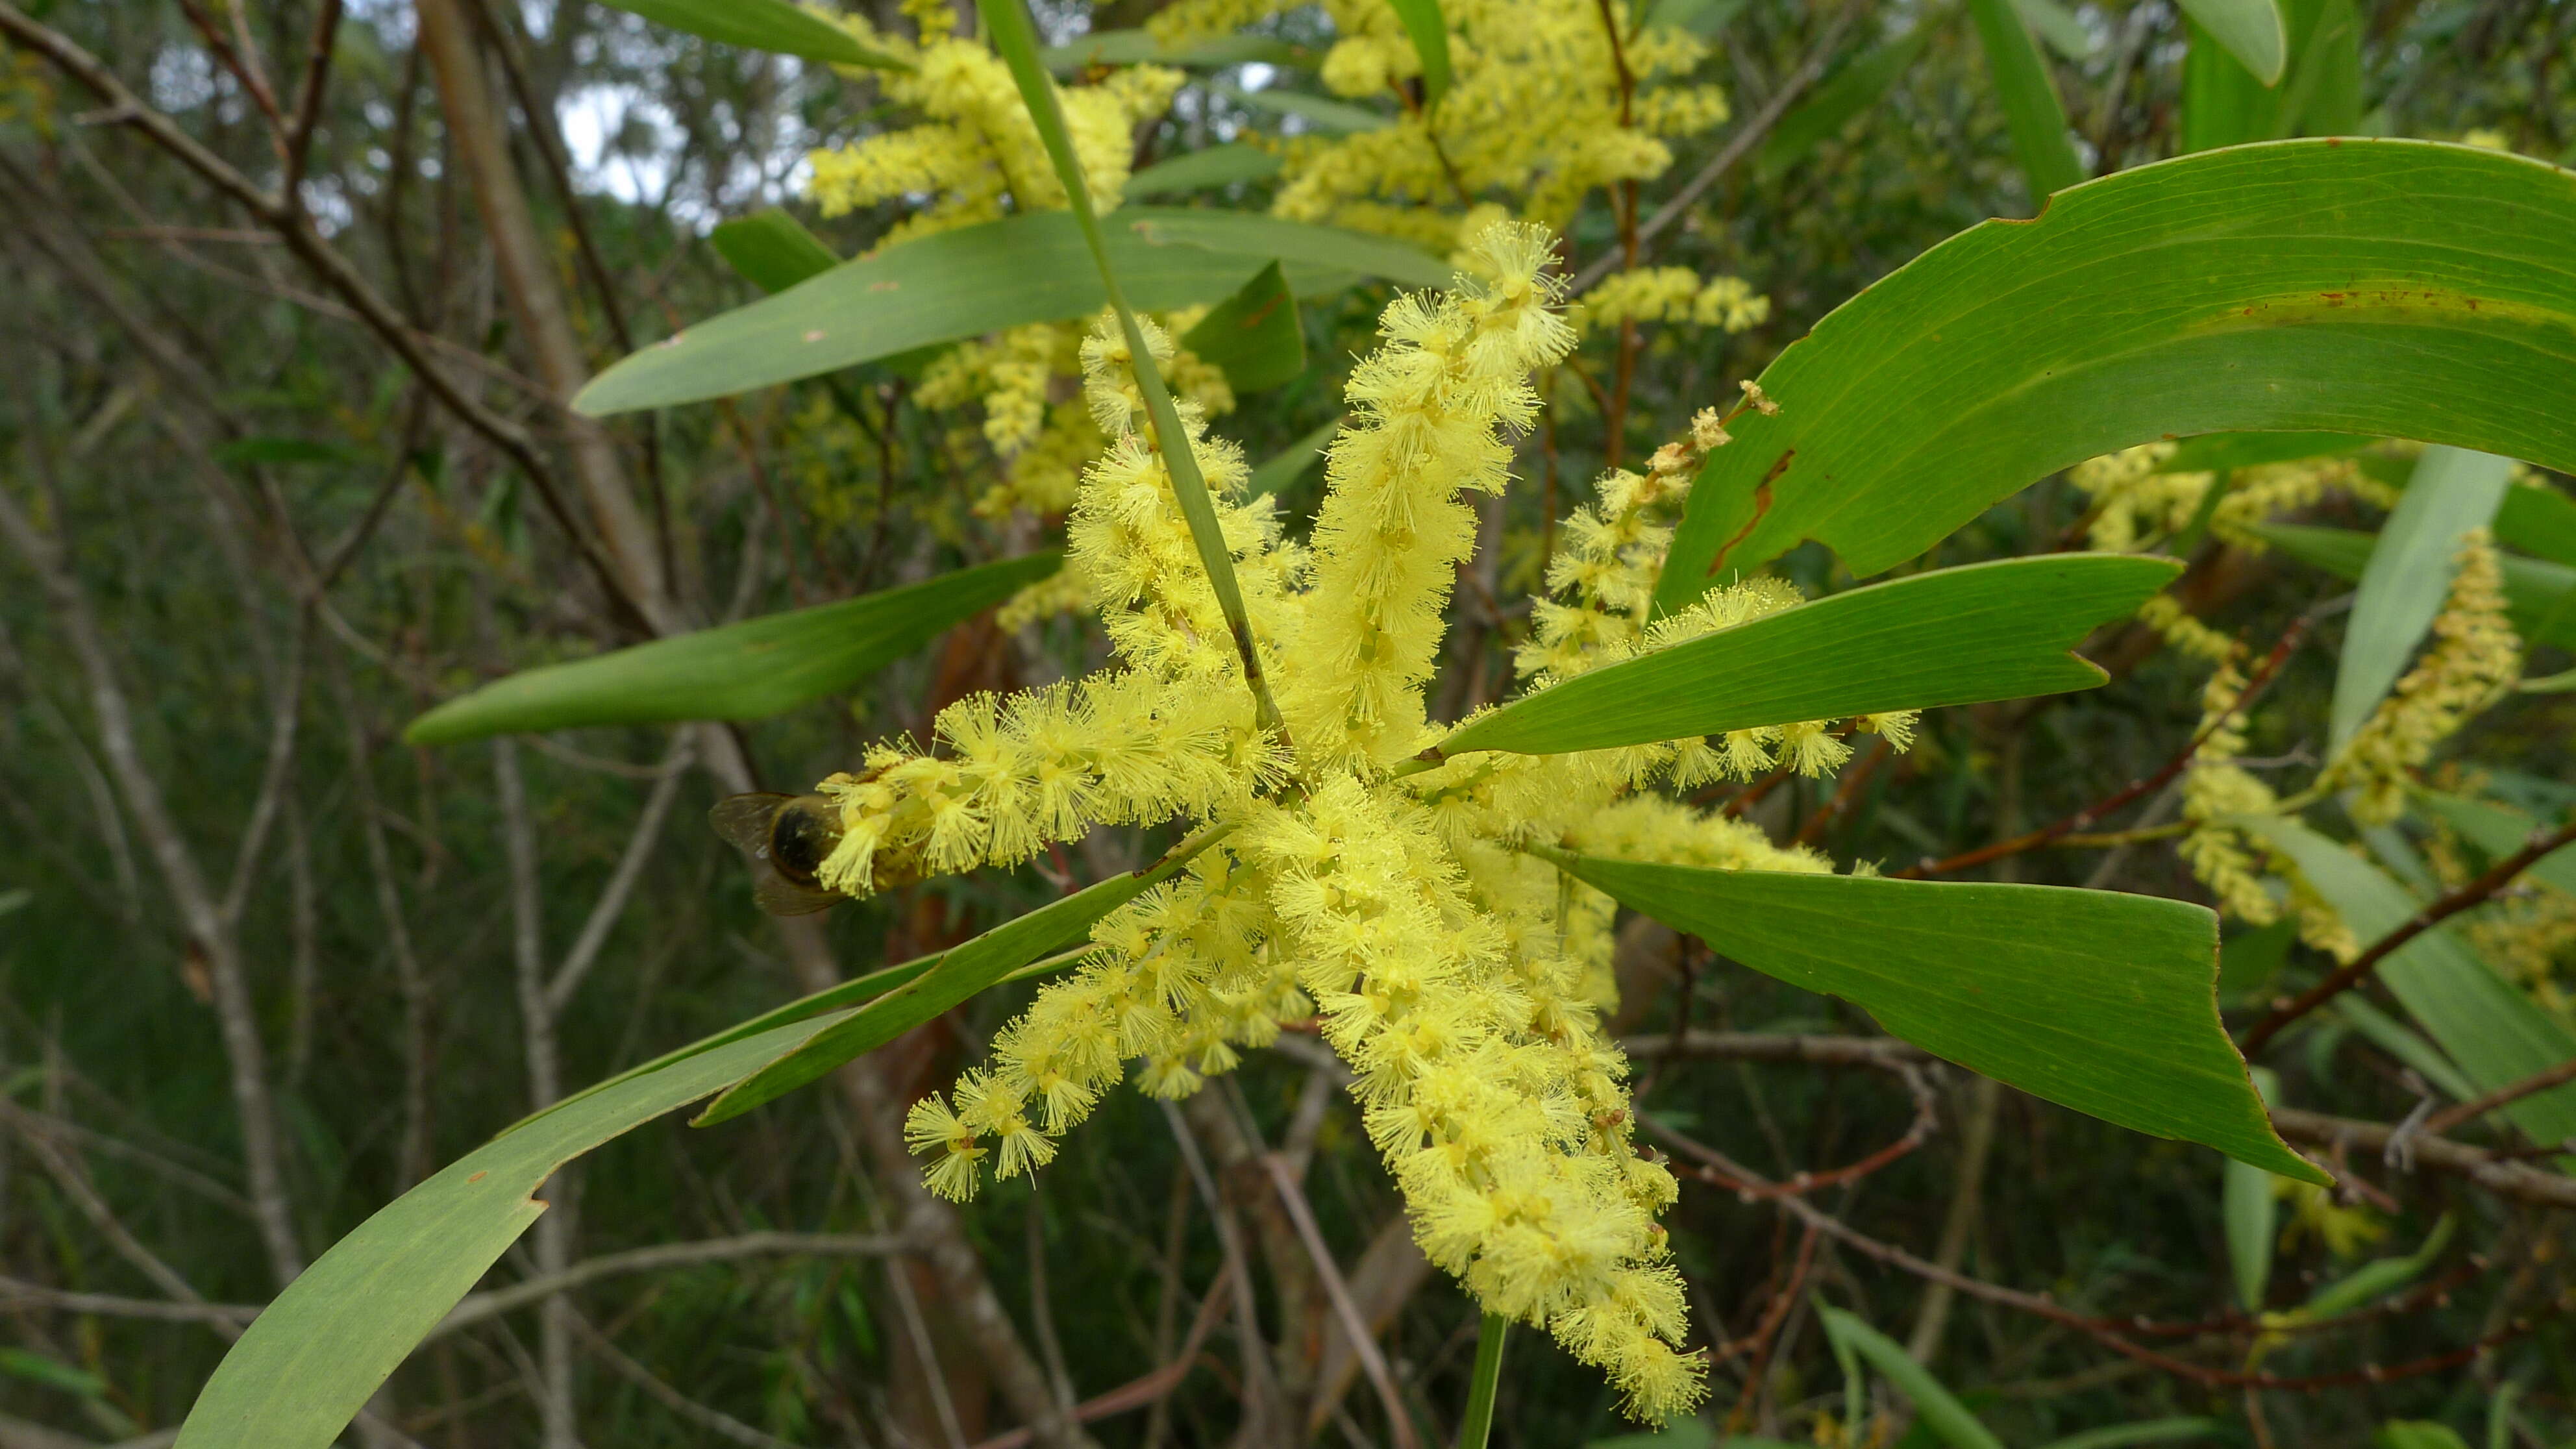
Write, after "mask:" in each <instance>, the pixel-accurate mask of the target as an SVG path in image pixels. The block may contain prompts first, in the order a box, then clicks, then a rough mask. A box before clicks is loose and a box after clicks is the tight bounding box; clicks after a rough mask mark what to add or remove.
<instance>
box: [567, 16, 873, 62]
mask: <svg viewBox="0 0 2576 1449" xmlns="http://www.w3.org/2000/svg"><path fill="white" fill-rule="evenodd" d="M607 3H608V4H610V5H614V6H616V7H617V8H618V9H620V10H625V11H631V12H633V13H634V14H637V15H641V16H643V17H644V18H645V19H647V20H650V21H652V22H653V23H654V24H656V25H667V26H669V27H671V28H672V29H673V30H685V31H687V32H688V33H689V34H691V35H698V36H704V37H705V38H707V39H709V40H712V41H715V42H717V43H719V44H722V45H739V46H741V47H743V48H744V49H747V50H767V51H774V52H776V53H778V54H780V55H797V56H803V57H804V58H805V59H807V60H819V61H823V62H825V63H826V64H829V65H863V66H869V67H872V68H874V69H877V70H910V69H912V68H913V67H912V63H911V62H910V61H907V60H904V59H902V58H900V57H897V56H892V55H888V54H886V53H885V52H883V51H878V50H870V49H868V48H867V47H866V46H864V45H861V44H859V40H858V37H857V36H855V35H852V34H851V33H850V32H848V31H847V30H844V29H842V28H841V27H840V26H837V25H835V24H833V23H832V22H831V21H829V20H826V19H824V18H823V17H822V16H820V15H817V14H815V13H814V12H813V11H811V10H808V9H806V8H805V7H803V6H801V5H793V4H790V3H788V0H607Z"/></svg>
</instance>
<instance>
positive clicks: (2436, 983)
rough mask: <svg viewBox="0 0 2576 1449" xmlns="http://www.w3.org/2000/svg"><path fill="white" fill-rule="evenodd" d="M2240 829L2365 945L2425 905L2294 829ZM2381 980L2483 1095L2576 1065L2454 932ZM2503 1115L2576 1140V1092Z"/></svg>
mask: <svg viewBox="0 0 2576 1449" xmlns="http://www.w3.org/2000/svg"><path fill="white" fill-rule="evenodd" d="M2238 823H2239V824H2240V825H2241V826H2242V828H2243V829H2245V830H2246V831H2248V832H2249V833H2251V834H2254V835H2258V836H2260V837H2262V838H2263V839H2264V840H2266V841H2268V842H2269V843H2270V844H2271V845H2272V846H2273V848H2274V849H2276V850H2279V851H2280V852H2281V853H2282V854H2283V855H2286V856H2288V857H2289V858H2290V860H2291V861H2292V862H2293V863H2294V864H2296V865H2297V866H2298V869H2299V874H2300V875H2301V876H2303V877H2305V878H2306V880H2307V882H2308V884H2309V885H2310V886H2312V887H2314V888H2315V890H2316V892H2317V894H2318V895H2320V896H2323V897H2324V898H2325V901H2326V904H2328V905H2330V906H2332V907H2334V909H2335V913H2336V914H2337V915H2339V916H2341V917H2343V920H2344V924H2345V925H2347V926H2350V927H2351V928H2352V932H2353V934H2354V935H2355V936H2356V937H2358V938H2359V939H2360V940H2362V941H2363V942H2365V943H2367V942H2370V941H2374V940H2377V939H2379V938H2380V937H2382V936H2385V935H2387V934H2388V933H2389V932H2391V931H2393V930H2396V929H2397V928H2398V927H2399V926H2401V925H2404V924H2405V923H2406V921H2407V920H2408V918H2410V917H2412V916H2413V915H2414V914H2415V912H2416V910H2417V907H2418V902H2417V901H2416V899H2415V898H2414V897H2413V896H2411V895H2409V894H2407V892H2406V888H2405V887H2404V886H2401V885H2399V884H2398V883H2397V882H2395V881H2393V880H2390V879H2389V878H2388V877H2387V876H2385V875H2382V874H2381V873H2380V872H2379V870H2378V868H2377V867H2375V866H2373V865H2371V864H2370V862H2368V861H2366V860H2363V859H2361V858H2360V857H2358V856H2356V855H2353V854H2352V853H2351V852H2349V851H2347V850H2345V849H2344V848H2343V847H2342V846H2340V845H2337V844H2336V843H2335V842H2333V841H2331V840H2328V839H2327V838H2325V837H2324V836H2322V835H2319V834H2317V833H2316V832H2315V831H2313V830H2310V829H2308V828H2307V827H2306V826H2304V825H2301V824H2299V823H2298V822H2297V821H2295V820H2289V819H2284V818H2282V817H2279V816H2266V817H2262V818H2251V819H2246V820H2244V821H2241V822H2238ZM2379 979H2380V980H2381V981H2382V982H2384V983H2385V984H2386V985H2387V987H2388V990H2389V993H2390V994H2391V995H2393V996H2395V997H2396V998H2397V1001H2398V1004H2399V1005H2401V1006H2403V1007H2405V1008H2406V1011H2407V1013H2408V1014H2409V1015H2411V1016H2413V1017H2414V1018H2415V1020H2416V1022H2417V1023H2418V1024H2419V1025H2421V1026H2422V1027H2423V1028H2424V1033H2425V1035H2427V1036H2430V1037H2431V1038H2432V1039H2433V1040H2434V1042H2435V1043H2436V1044H2437V1045H2439V1046H2440V1047H2441V1048H2442V1050H2443V1051H2445V1052H2447V1053H2449V1055H2450V1057H2451V1059H2452V1060H2453V1061H2455V1062H2457V1063H2459V1064H2460V1070H2462V1071H2463V1072H2466V1073H2467V1074H2468V1077H2469V1080H2470V1081H2471V1082H2472V1083H2474V1084H2475V1085H2476V1087H2477V1089H2478V1090H2479V1091H2481V1092H2492V1091H2494V1090H2496V1089H2497V1088H2498V1087H2503V1086H2507V1085H2510V1084H2511V1083H2514V1082H2518V1081H2521V1080H2522V1079H2523V1078H2525V1077H2528V1076H2531V1075H2533V1074H2535V1073H2538V1072H2543V1071H2546V1070H2548V1069H2549V1068H2551V1067H2554V1066H2556V1065H2558V1064H2559V1063H2560V1062H2563V1061H2566V1060H2567V1059H2569V1058H2570V1057H2576V1032H2570V1031H2569V1030H2568V1029H2567V1027H2566V1026H2565V1025H2564V1024H2563V1023H2561V1022H2560V1021H2559V1020H2558V1019H2557V1018H2556V1017H2554V1016H2551V1015H2550V1014H2549V1013H2547V1012H2545V1011H2543V1010H2541V1009H2540V1007H2539V1006H2538V1005H2537V1004H2535V1003H2534V1002H2533V1001H2532V999H2531V998H2530V997H2529V996H2528V995H2525V994H2524V993H2523V992H2522V991H2521V990H2519V989H2517V988H2516V987H2515V986H2514V985H2513V984H2512V983H2510V982H2508V981H2506V980H2505V979H2504V978H2503V977H2502V976H2499V975H2497V974H2496V972H2495V968H2493V967H2491V966H2489V965H2488V964H2487V963H2486V962H2485V961H2484V960H2482V959H2480V958H2479V956H2478V954H2477V953H2476V952H2475V951H2473V950H2471V949H2470V948H2469V947H2468V945H2467V943H2465V942H2463V941H2461V940H2460V939H2459V938H2458V937H2457V936H2455V935H2453V934H2451V932H2450V930H2449V929H2448V928H2447V927H2442V926H2436V927H2434V928H2433V929H2432V930H2429V931H2426V932H2424V933H2423V934H2422V935H2419V936H2417V937H2416V938H2415V939H2413V940H2411V941H2409V942H2407V943H2406V944H2405V945H2404V946H2401V947H2399V948H2398V949H2397V950H2396V951H2394V952H2392V953H2390V954H2389V956H2388V957H2387V958H2386V959H2385V960H2383V961H2381V962H2380V963H2379ZM2499 1110H2500V1111H2501V1112H2502V1113H2503V1114H2504V1115H2505V1116H2506V1117H2507V1118H2509V1119H2510V1120H2511V1121H2512V1122H2513V1124H2514V1125H2515V1126H2517V1127H2520V1128H2521V1129H2522V1130H2523V1131H2524V1132H2525V1133H2528V1134H2529V1135H2530V1137H2531V1140H2532V1141H2534V1142H2564V1141H2566V1140H2567V1139H2568V1138H2569V1137H2571V1136H2576V1085H2571V1086H2565V1087H2554V1088H2552V1089H2550V1090H2549V1091H2546V1092H2541V1093H2538V1094H2536V1095H2533V1096H2529V1097H2525V1098H2523V1099H2522V1100H2521V1101H2519V1102H2515V1103H2513V1104H2511V1105H2509V1106H2506V1107H2503V1108H2500V1109H2499Z"/></svg>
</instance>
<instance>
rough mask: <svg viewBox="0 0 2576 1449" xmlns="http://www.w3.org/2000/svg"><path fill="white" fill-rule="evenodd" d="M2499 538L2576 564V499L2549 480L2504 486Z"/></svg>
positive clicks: (2556, 560) (2511, 545) (2498, 515)
mask: <svg viewBox="0 0 2576 1449" xmlns="http://www.w3.org/2000/svg"><path fill="white" fill-rule="evenodd" d="M2495 531H2496V542H2498V543H2501V544H2503V545H2504V546H2505V547H2507V548H2518V549H2520V550H2522V551H2523V552H2524V553H2527V554H2533V555H2536V556H2538V557H2540V558H2545V559H2547V560H2549V561H2550V562H2551V563H2559V564H2566V565H2567V566H2568V567H2570V568H2576V499H2570V498H2569V497H2568V496H2567V495H2566V494H2564V493H2561V492H2559V491H2558V490H2557V489H2555V488H2552V487H2549V486H2547V485H2546V484H2540V485H2533V486H2528V487H2518V488H2508V489H2506V490H2504V503H2503V504H2502V506H2500V507H2498V508H2497V509H2496V516H2495Z"/></svg>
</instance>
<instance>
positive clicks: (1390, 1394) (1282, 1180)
mask: <svg viewBox="0 0 2576 1449" xmlns="http://www.w3.org/2000/svg"><path fill="white" fill-rule="evenodd" d="M1261 1166H1262V1168H1263V1170H1265V1171H1267V1172H1268V1173H1269V1174H1270V1182H1271V1185H1272V1186H1273V1187H1276V1188H1277V1189H1279V1201H1280V1202H1281V1203H1282V1204H1283V1205H1284V1206H1286V1208H1287V1209H1288V1220H1289V1221H1290V1222H1292V1223H1294V1224H1296V1225H1297V1236H1298V1237H1300V1238H1302V1239H1304V1240H1305V1243H1306V1253H1307V1256H1309V1257H1310V1258H1312V1259H1313V1260H1314V1263H1315V1276H1316V1277H1317V1278H1318V1279H1319V1280H1321V1281H1322V1283H1323V1285H1324V1296H1325V1297H1326V1298H1327V1299H1329V1300H1331V1302H1332V1305H1333V1313H1334V1316H1335V1317H1337V1318H1339V1319H1340V1320H1341V1321H1342V1331H1343V1332H1344V1333H1347V1334H1349V1335H1350V1340H1351V1348H1352V1351H1353V1352H1355V1353H1357V1354H1358V1355H1359V1361H1360V1370H1361V1372H1363V1373H1366V1374H1367V1375H1368V1378H1369V1383H1370V1385H1371V1386H1372V1387H1374V1388H1375V1389H1376V1390H1377V1398H1378V1404H1379V1406H1380V1407H1382V1408H1384V1409H1385V1410H1386V1421H1387V1429H1388V1432H1390V1433H1392V1434H1393V1435H1395V1445H1396V1449H1414V1446H1416V1445H1417V1444H1419V1443H1420V1442H1421V1440H1420V1438H1419V1437H1418V1436H1417V1435H1415V1433H1414V1431H1413V1416H1412V1415H1410V1414H1408V1413H1406V1412H1405V1410H1404V1396H1403V1395H1402V1394H1400V1393H1398V1392H1396V1387H1395V1375H1394V1374H1392V1373H1390V1372H1388V1370H1387V1366H1386V1355H1385V1354H1383V1353H1380V1352H1378V1347H1377V1336H1376V1335H1375V1334H1373V1333H1371V1332H1370V1331H1369V1325H1368V1320H1367V1319H1365V1318H1363V1317H1361V1316H1360V1309H1359V1305H1358V1304H1357V1303H1354V1302H1353V1301H1351V1290H1350V1287H1349V1285H1347V1284H1345V1283H1344V1282H1343V1281H1342V1270H1341V1267H1340V1265H1338V1264H1336V1263H1335V1262H1334V1261H1333V1250H1332V1249H1331V1248H1330V1247H1329V1246H1327V1245H1326V1244H1325V1242H1324V1230H1323V1229H1322V1228H1320V1227H1318V1226H1317V1225H1316V1223H1315V1209H1314V1207H1313V1206H1312V1205H1310V1204H1309V1203H1308V1202H1307V1201H1306V1194H1305V1191H1304V1190H1303V1189H1302V1188H1300V1187H1299V1186H1298V1185H1297V1179H1296V1177H1295V1176H1294V1175H1293V1174H1291V1173H1290V1172H1289V1171H1288V1164H1287V1163H1286V1162H1285V1161H1283V1160H1281V1158H1280V1156H1279V1154H1278V1153H1275V1152H1265V1153H1262V1154H1261Z"/></svg>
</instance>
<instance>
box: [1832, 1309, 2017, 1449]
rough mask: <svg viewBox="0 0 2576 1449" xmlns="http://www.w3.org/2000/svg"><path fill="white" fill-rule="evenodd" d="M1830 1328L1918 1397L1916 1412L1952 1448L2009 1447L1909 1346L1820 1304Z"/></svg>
mask: <svg viewBox="0 0 2576 1449" xmlns="http://www.w3.org/2000/svg"><path fill="white" fill-rule="evenodd" d="M1817 1311H1818V1314H1819V1316H1820V1317H1821V1318H1822V1319H1823V1322H1824V1325H1825V1332H1826V1334H1828V1335H1829V1336H1831V1337H1832V1338H1833V1339H1834V1340H1835V1341H1836V1342H1838V1343H1842V1344H1846V1345H1848V1346H1849V1347H1850V1349H1851V1351H1852V1352H1853V1353H1855V1354H1857V1355H1858V1356H1860V1357H1861V1358H1863V1359H1866V1360H1868V1361H1869V1366H1870V1367H1871V1368H1874V1369H1876V1370H1878V1371H1879V1372H1880V1373H1882V1374H1885V1375H1887V1381H1888V1382H1889V1383H1892V1384H1894V1385H1896V1386H1897V1387H1898V1388H1899V1389H1902V1390H1904V1391H1905V1397H1907V1398H1909V1399H1911V1400H1913V1401H1914V1412H1915V1415H1916V1416H1917V1417H1918V1418H1920V1419H1921V1420H1922V1422H1923V1425H1924V1427H1926V1428H1928V1429H1930V1430H1931V1431H1932V1433H1933V1435H1934V1436H1935V1437H1937V1438H1938V1439H1939V1440H1940V1441H1941V1442H1942V1443H1944V1444H1947V1445H1949V1446H1950V1449H2004V1441H2003V1440H2001V1439H1998V1438H1996V1437H1995V1436H1994V1431H1993V1430H1991V1429H1988V1428H1987V1427H1986V1426H1985V1425H1983V1424H1980V1423H1978V1422H1977V1416H1976V1415H1974V1414H1971V1413H1969V1412H1968V1406H1967V1405H1965V1404H1963V1403H1960V1402H1959V1400H1958V1398H1957V1396H1955V1395H1953V1394H1952V1393H1951V1392H1950V1391H1949V1390H1948V1389H1946V1388H1943V1387H1942V1386H1941V1381H1940V1380H1939V1379H1936V1378H1934V1377H1932V1371H1931V1370H1930V1369H1927V1368H1925V1367H1924V1366H1923V1365H1921V1364H1919V1363H1916V1362H1915V1361H1914V1358H1913V1356H1912V1355H1911V1354H1908V1353H1907V1352H1906V1351H1905V1345H1903V1344H1901V1343H1898V1342H1897V1341H1896V1340H1895V1339H1892V1338H1890V1337H1888V1336H1887V1335H1886V1334H1884V1333H1881V1332H1879V1331H1878V1330H1877V1329H1875V1328H1872V1327H1870V1326H1869V1325H1868V1324H1866V1323H1863V1322H1861V1321H1860V1319H1859V1318H1858V1317H1856V1316H1854V1315H1852V1314H1849V1313H1845V1312H1844V1311H1843V1310H1841V1309H1839V1308H1819V1309H1818V1310H1817Z"/></svg>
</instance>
